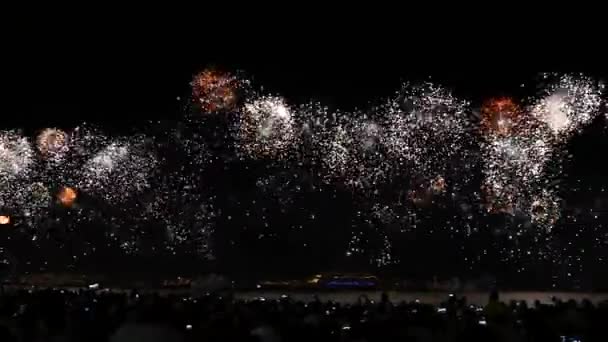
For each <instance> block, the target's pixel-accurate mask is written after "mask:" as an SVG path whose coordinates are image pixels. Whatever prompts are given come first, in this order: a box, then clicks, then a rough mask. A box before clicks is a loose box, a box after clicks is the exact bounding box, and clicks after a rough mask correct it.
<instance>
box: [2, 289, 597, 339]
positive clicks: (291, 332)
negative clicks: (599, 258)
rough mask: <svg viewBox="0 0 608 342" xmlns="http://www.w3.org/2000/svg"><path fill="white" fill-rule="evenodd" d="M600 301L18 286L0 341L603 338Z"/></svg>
mask: <svg viewBox="0 0 608 342" xmlns="http://www.w3.org/2000/svg"><path fill="white" fill-rule="evenodd" d="M606 322H608V303H596V304H593V303H591V302H590V301H588V300H585V301H582V302H580V303H577V302H575V301H569V302H561V301H559V300H555V301H554V302H553V303H552V304H550V305H548V304H541V303H540V302H536V303H535V304H534V305H530V306H529V305H527V304H526V302H511V303H503V302H501V301H500V300H499V297H498V293H496V292H494V293H492V294H491V295H490V300H489V302H488V304H487V305H486V306H485V307H478V306H474V305H470V304H468V303H467V300H466V298H464V297H462V298H457V297H449V298H447V299H446V301H445V302H443V303H442V304H441V305H438V306H432V305H428V304H424V303H419V302H417V301H416V302H410V303H406V302H401V303H393V302H391V300H390V298H389V297H388V295H386V294H384V295H383V296H382V299H381V300H380V301H377V302H374V301H371V300H369V299H367V298H366V297H364V296H362V297H360V299H359V300H358V302H356V303H352V304H344V303H337V302H322V301H320V300H319V299H318V298H316V297H315V298H312V299H311V301H308V302H301V301H294V300H292V299H290V298H289V297H284V298H282V299H280V300H266V299H264V298H259V299H256V300H251V301H245V300H236V299H235V298H234V297H233V296H231V295H230V294H227V295H222V296H220V295H203V296H199V297H183V296H177V295H172V294H169V295H162V296H161V295H160V294H157V293H156V294H154V293H152V294H140V293H138V292H137V291H130V292H122V293H116V292H101V291H97V292H95V291H88V290H80V291H67V290H58V289H56V290H39V291H27V290H20V291H17V292H12V293H5V294H3V295H2V297H1V301H0V341H7V342H8V341H51V342H58V341H100V342H101V341H111V342H115V341H149V342H154V341H261V342H279V341H303V342H304V341H340V342H343V341H344V342H346V341H360V342H367V341H604V340H605V338H604V334H605V323H606Z"/></svg>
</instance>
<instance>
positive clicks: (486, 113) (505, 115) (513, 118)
mask: <svg viewBox="0 0 608 342" xmlns="http://www.w3.org/2000/svg"><path fill="white" fill-rule="evenodd" d="M521 114H522V112H521V110H520V108H519V106H517V104H516V103H515V102H514V101H513V100H512V99H510V98H500V99H492V100H489V101H487V102H486V103H485V104H484V105H483V106H482V107H481V129H482V131H483V132H484V133H486V134H493V135H500V136H508V135H511V134H512V133H513V132H514V131H515V129H516V128H517V126H518V125H519V124H520V123H521V118H522V115H521Z"/></svg>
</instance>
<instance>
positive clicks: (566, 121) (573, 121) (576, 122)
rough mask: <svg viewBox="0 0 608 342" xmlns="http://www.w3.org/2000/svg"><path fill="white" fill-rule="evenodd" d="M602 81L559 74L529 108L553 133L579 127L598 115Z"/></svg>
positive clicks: (568, 132) (572, 130)
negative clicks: (597, 81)
mask: <svg viewBox="0 0 608 342" xmlns="http://www.w3.org/2000/svg"><path fill="white" fill-rule="evenodd" d="M603 88H604V86H603V84H599V85H598V84H597V83H596V82H594V81H593V80H591V79H589V78H586V77H583V76H579V77H575V76H573V75H565V76H561V77H560V78H559V80H558V81H557V82H555V83H553V84H551V85H550V86H549V87H547V89H545V90H544V91H543V93H542V95H541V97H540V99H539V100H537V101H535V104H534V105H533V106H532V108H531V109H530V111H531V113H532V115H534V116H535V117H536V118H537V119H538V120H540V121H541V122H543V123H545V124H546V125H547V127H548V128H549V130H550V131H551V132H553V133H554V134H555V135H560V134H562V135H569V134H571V133H572V132H575V131H578V130H580V129H581V128H582V127H583V126H584V125H586V124H588V123H589V122H591V120H592V119H593V118H594V117H596V116H597V115H598V114H599V109H600V105H601V103H602V100H601V94H602V91H603Z"/></svg>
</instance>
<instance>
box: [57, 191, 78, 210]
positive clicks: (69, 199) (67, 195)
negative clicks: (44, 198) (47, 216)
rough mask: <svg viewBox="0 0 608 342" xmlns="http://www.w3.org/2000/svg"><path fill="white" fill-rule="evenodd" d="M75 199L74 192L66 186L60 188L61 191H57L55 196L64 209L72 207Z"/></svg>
mask: <svg viewBox="0 0 608 342" xmlns="http://www.w3.org/2000/svg"><path fill="white" fill-rule="evenodd" d="M76 197H77V194H76V190H74V189H73V188H70V187H67V186H65V187H63V188H61V190H59V193H58V194H57V200H58V201H59V203H61V204H62V205H63V206H65V207H71V206H72V205H74V202H75V201H76Z"/></svg>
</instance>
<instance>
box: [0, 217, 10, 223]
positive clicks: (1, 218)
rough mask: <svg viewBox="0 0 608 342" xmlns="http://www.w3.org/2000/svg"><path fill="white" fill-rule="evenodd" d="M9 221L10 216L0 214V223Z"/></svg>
mask: <svg viewBox="0 0 608 342" xmlns="http://www.w3.org/2000/svg"><path fill="white" fill-rule="evenodd" d="M10 223H11V217H10V216H8V215H0V225H7V224H10Z"/></svg>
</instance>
